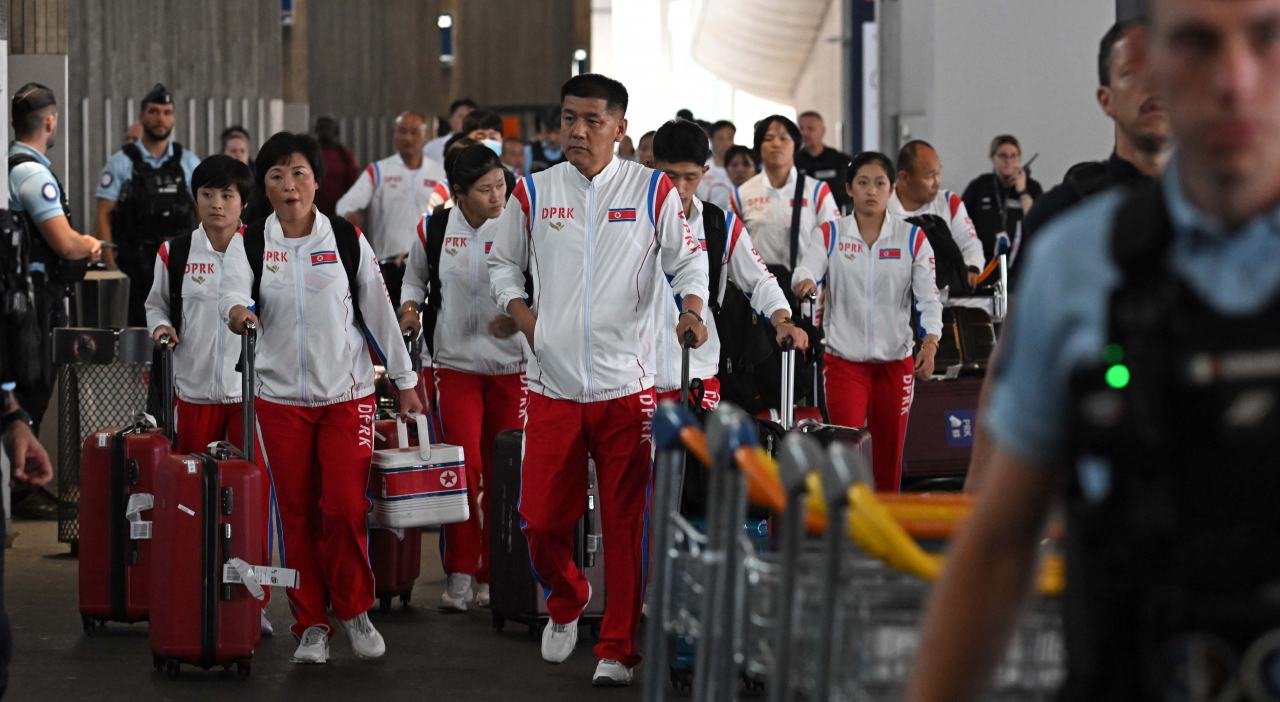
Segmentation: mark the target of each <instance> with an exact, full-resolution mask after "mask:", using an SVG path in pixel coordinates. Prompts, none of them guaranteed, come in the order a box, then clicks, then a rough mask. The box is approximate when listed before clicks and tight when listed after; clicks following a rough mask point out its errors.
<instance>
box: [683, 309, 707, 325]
mask: <svg viewBox="0 0 1280 702" xmlns="http://www.w3.org/2000/svg"><path fill="white" fill-rule="evenodd" d="M686 314H691V315H693V318H694V319H696V320H698V321H699V322H701V321H702V315H700V314H698V313H697V312H694V311H693V310H685V311H683V312H681V313H680V316H681V317H683V316H685V315H686Z"/></svg>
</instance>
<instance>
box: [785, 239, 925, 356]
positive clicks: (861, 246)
mask: <svg viewBox="0 0 1280 702" xmlns="http://www.w3.org/2000/svg"><path fill="white" fill-rule="evenodd" d="M854 217H855V215H849V216H848V217H845V218H844V219H841V220H839V221H838V222H827V223H824V224H822V225H820V226H819V227H818V230H817V231H815V232H814V235H813V237H812V238H811V239H810V241H809V248H808V250H806V251H805V254H804V258H803V259H802V260H801V262H800V265H798V266H796V270H795V274H794V276H793V279H794V280H795V281H796V282H799V281H801V280H813V281H817V282H819V283H822V282H825V283H826V293H827V298H826V312H825V315H826V316H825V321H824V322H823V324H822V328H823V330H824V331H825V332H826V334H827V340H826V344H827V351H828V352H830V353H832V354H834V355H836V356H839V357H840V358H843V359H845V360H846V361H881V362H883V361H901V360H902V359H904V358H910V357H911V353H912V351H913V350H914V349H913V348H912V347H913V346H914V339H913V334H912V329H911V304H912V298H913V297H914V299H915V304H916V306H917V308H918V309H919V311H920V325H921V326H922V327H924V330H925V333H926V334H934V335H941V334H942V303H941V302H939V300H938V288H937V285H936V284H935V283H934V277H933V266H934V264H933V248H932V247H930V246H929V239H928V238H927V237H926V236H925V235H924V231H923V230H922V229H920V228H919V227H916V226H913V225H911V224H908V223H907V222H904V221H902V220H900V219H898V218H896V217H893V216H892V215H886V216H885V218H884V224H883V225H882V226H881V227H880V238H879V239H876V243H874V244H872V245H870V246H868V245H867V242H866V241H864V240H863V239H862V235H861V234H859V233H858V222H857V220H855V219H854ZM824 279H825V280H824Z"/></svg>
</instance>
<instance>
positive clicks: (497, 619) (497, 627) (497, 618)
mask: <svg viewBox="0 0 1280 702" xmlns="http://www.w3.org/2000/svg"><path fill="white" fill-rule="evenodd" d="M506 625H507V618H506V617H504V616H502V615H501V614H498V613H497V611H494V612H493V630H494V631H502V627H504V626H506Z"/></svg>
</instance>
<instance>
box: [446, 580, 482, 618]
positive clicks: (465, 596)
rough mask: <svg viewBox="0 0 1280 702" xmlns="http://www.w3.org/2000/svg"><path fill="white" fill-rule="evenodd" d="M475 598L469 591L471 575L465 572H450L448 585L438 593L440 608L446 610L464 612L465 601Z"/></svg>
mask: <svg viewBox="0 0 1280 702" xmlns="http://www.w3.org/2000/svg"><path fill="white" fill-rule="evenodd" d="M473 599H475V595H474V594H472V592H471V576H470V575H467V574H466V573H450V574H449V587H447V588H445V591H444V592H442V593H440V605H439V607H440V609H442V610H444V611H446V612H465V611H467V603H468V602H470V601H471V600H473Z"/></svg>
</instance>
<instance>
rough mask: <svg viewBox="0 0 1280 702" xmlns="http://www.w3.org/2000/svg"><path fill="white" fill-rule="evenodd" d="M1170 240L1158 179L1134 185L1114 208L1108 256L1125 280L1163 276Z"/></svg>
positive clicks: (1168, 225) (1169, 228) (1169, 230)
mask: <svg viewBox="0 0 1280 702" xmlns="http://www.w3.org/2000/svg"><path fill="white" fill-rule="evenodd" d="M1172 243H1173V221H1172V220H1170V219H1169V210H1168V208H1167V207H1166V206H1165V201H1164V193H1163V191H1162V190H1161V185H1160V182H1159V181H1152V182H1150V183H1144V184H1142V185H1140V186H1136V187H1135V188H1134V189H1133V190H1132V191H1131V192H1130V193H1129V194H1128V195H1127V196H1126V197H1125V199H1124V202H1123V203H1121V205H1120V207H1119V209H1117V210H1116V215H1115V220H1114V221H1113V224H1112V229H1111V244H1110V250H1111V257H1112V259H1113V260H1114V261H1115V262H1116V265H1117V266H1119V267H1120V270H1121V271H1122V272H1123V273H1124V276H1125V278H1126V281H1129V280H1132V279H1136V278H1147V277H1150V276H1159V277H1163V271H1164V270H1165V269H1166V268H1167V266H1166V265H1165V253H1166V252H1167V251H1168V250H1169V246H1170V245H1171V244H1172Z"/></svg>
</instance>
